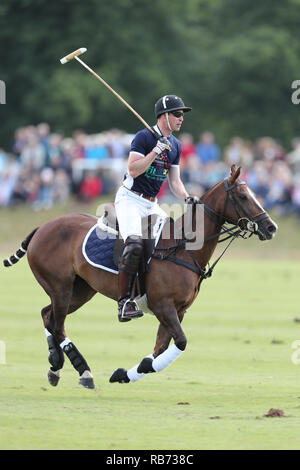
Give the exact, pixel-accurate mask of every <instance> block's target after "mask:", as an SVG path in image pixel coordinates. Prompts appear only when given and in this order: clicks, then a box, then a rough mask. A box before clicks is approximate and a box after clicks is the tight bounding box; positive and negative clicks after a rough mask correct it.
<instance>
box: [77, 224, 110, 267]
mask: <svg viewBox="0 0 300 470" xmlns="http://www.w3.org/2000/svg"><path fill="white" fill-rule="evenodd" d="M97 227H98V223H97V224H95V225H93V227H92V228H91V229H90V230H89V231H88V233H87V234H86V236H85V239H84V241H83V244H82V254H83V256H84V258H85V259H86V261H87V262H88V263H89V264H91V265H92V266H94V267H95V268H100V269H104V270H105V271H109V272H110V273H113V274H118V273H119V271H115V270H114V269H110V268H107V267H106V266H103V265H102V264H96V263H93V261H91V260H90V259H89V258H88V256H87V254H86V252H85V246H86V244H87V241H88V238H89V236H90V234H91V233H92V231H93V230H95V228H97Z"/></svg>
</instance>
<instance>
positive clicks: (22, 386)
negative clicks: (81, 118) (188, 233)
mask: <svg viewBox="0 0 300 470" xmlns="http://www.w3.org/2000/svg"><path fill="white" fill-rule="evenodd" d="M245 243H247V242H245ZM269 246H271V245H266V249H265V250H266V251H265V253H266V256H267V257H268V250H269V249H270V248H269ZM238 249H239V248H237V251H238ZM234 250H235V248H234V247H233V248H232V251H231V253H232V254H233V253H234ZM299 277H300V262H299V261H292V260H289V261H287V260H274V259H273V260H272V259H269V260H266V261H264V260H262V259H260V260H258V259H252V260H251V259H236V258H235V259H233V258H232V256H231V254H229V255H228V254H227V255H226V258H225V259H224V260H222V262H221V263H220V264H219V265H218V267H217V269H216V272H215V274H214V276H213V278H212V279H209V280H207V281H205V282H204V283H203V285H202V289H201V292H200V294H199V296H198V298H197V299H196V301H195V303H194V305H193V306H192V308H190V309H189V311H188V313H187V314H186V317H185V319H184V323H183V328H184V331H185V333H186V336H187V339H188V346H187V349H186V351H185V353H184V354H183V355H182V356H181V357H180V358H179V359H178V360H177V361H176V362H175V363H174V364H172V365H171V366H170V367H169V368H167V369H166V370H165V371H162V372H161V373H157V374H149V375H148V376H146V377H144V378H143V379H142V380H141V381H139V382H136V383H134V384H110V383H109V377H110V375H111V373H112V372H113V371H114V370H115V369H116V368H118V367H125V368H130V367H132V366H133V365H135V364H137V363H138V362H139V361H140V360H141V359H142V358H143V357H144V356H146V355H147V354H149V353H151V352H152V348H153V346H154V342H155V336H156V330H157V320H156V319H155V318H153V317H150V316H145V317H144V318H142V319H139V320H136V321H135V322H129V323H125V324H120V323H118V321H117V316H116V305H115V303H114V302H113V301H111V300H109V299H106V298H104V297H102V296H100V295H97V296H96V297H95V298H94V299H92V301H91V302H89V303H88V304H86V305H85V306H84V307H83V308H82V309H81V310H80V311H79V312H78V313H76V314H73V315H72V316H70V317H69V318H68V320H67V323H66V331H67V334H68V336H69V337H70V338H71V339H72V340H73V342H74V343H75V344H76V345H77V347H78V348H79V350H80V351H81V352H82V353H83V355H84V356H85V357H86V359H87V361H88V363H89V365H90V367H91V369H92V372H93V375H94V378H95V383H96V389H95V390H86V389H84V388H82V387H80V386H79V385H78V375H77V373H76V372H75V371H74V370H73V368H72V366H71V364H70V363H69V361H68V359H67V358H66V362H65V367H64V370H63V374H62V378H61V380H60V383H59V385H58V386H57V387H56V388H53V387H51V386H50V385H49V384H48V382H47V379H46V373H47V371H48V362H47V356H48V351H47V345H46V339H45V335H44V332H43V327H42V321H41V317H40V313H39V312H40V310H41V308H42V307H43V306H45V305H47V303H48V298H47V296H46V294H45V293H44V292H43V291H42V289H41V287H40V286H39V285H38V284H37V283H36V281H35V279H34V278H33V275H32V273H31V271H30V269H29V267H28V264H27V260H26V259H25V258H24V259H23V260H22V261H20V262H19V263H18V264H17V265H16V266H14V267H12V268H9V269H4V268H3V267H1V268H0V295H1V315H0V340H2V341H4V342H5V344H6V349H7V350H6V365H0V448H1V449H109V450H110V449H157V450H160V449H201V450H202V449H299V447H300V445H299V433H298V430H299V426H300V365H295V364H293V362H292V360H291V355H292V353H293V349H292V343H293V342H294V341H295V340H300V323H298V322H297V321H295V319H297V318H300V304H299ZM180 403H181V404H180ZM182 403H184V404H182ZM270 408H279V409H281V410H283V411H284V414H285V416H284V417H281V418H267V417H264V414H266V413H267V412H268V410H269V409H270Z"/></svg>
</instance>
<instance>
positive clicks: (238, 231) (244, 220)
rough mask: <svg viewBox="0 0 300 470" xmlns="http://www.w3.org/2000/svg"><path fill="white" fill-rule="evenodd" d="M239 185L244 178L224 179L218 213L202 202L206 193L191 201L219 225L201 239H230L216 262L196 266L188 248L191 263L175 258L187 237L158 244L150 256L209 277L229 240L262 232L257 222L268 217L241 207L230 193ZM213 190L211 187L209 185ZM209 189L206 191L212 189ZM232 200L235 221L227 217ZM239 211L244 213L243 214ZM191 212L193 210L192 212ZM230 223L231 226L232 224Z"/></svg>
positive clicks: (262, 213) (229, 243)
mask: <svg viewBox="0 0 300 470" xmlns="http://www.w3.org/2000/svg"><path fill="white" fill-rule="evenodd" d="M241 184H247V183H246V182H245V181H238V182H236V183H234V184H233V185H231V186H230V185H229V184H228V178H225V179H224V186H225V190H226V199H225V201H224V206H223V210H222V214H219V213H218V212H216V211H215V210H214V209H212V208H211V207H210V206H208V205H207V204H206V203H205V202H204V201H203V197H204V196H205V195H206V194H207V193H205V194H204V195H203V196H202V198H199V202H197V203H193V209H194V206H195V204H203V207H204V212H205V213H206V215H207V216H208V217H209V218H210V219H211V220H212V221H213V222H214V223H215V224H216V225H217V226H219V227H221V230H220V231H218V232H217V233H215V234H214V235H211V236H209V237H207V238H205V239H204V242H206V241H209V240H213V239H215V238H218V243H220V242H224V241H225V240H229V242H228V244H227V245H226V247H225V249H224V250H223V251H222V253H221V255H220V256H219V257H218V258H217V259H216V261H215V262H214V263H213V264H212V265H211V266H210V264H209V263H208V268H207V269H202V267H201V266H200V265H199V263H198V261H197V260H196V258H195V257H194V255H193V253H192V251H191V250H186V251H187V252H188V253H189V255H190V257H191V258H192V260H193V264H190V263H188V262H186V261H184V260H182V259H179V258H177V257H176V254H177V252H178V251H179V250H181V249H186V242H187V241H188V240H187V239H183V240H180V241H177V243H176V245H175V246H169V247H159V246H157V247H156V248H154V250H153V253H152V258H156V259H160V260H168V261H172V262H173V263H176V264H179V265H181V266H184V267H185V268H187V269H190V270H191V271H193V272H195V273H196V274H198V275H200V276H201V277H202V278H203V279H207V278H209V277H211V275H212V273H213V270H214V268H215V266H216V264H217V263H218V262H219V261H220V259H221V258H222V256H223V255H224V253H225V252H226V251H227V250H228V248H229V246H230V245H231V243H232V242H233V241H234V240H235V239H236V238H239V237H241V238H245V239H246V238H250V237H251V236H252V235H254V234H255V235H259V234H261V235H262V236H263V234H262V233H261V232H260V230H259V222H261V221H262V220H264V219H266V218H268V217H269V215H268V214H267V212H266V211H264V210H263V211H261V212H259V213H258V214H257V215H255V216H251V215H250V214H249V212H248V211H247V209H246V208H245V207H243V205H242V204H241V203H240V202H239V201H238V200H237V199H236V197H235V196H234V194H233V192H232V191H233V190H234V189H235V188H236V187H238V186H239V185H241ZM212 189H213V188H212ZM212 189H210V190H209V192H210V191H212ZM229 201H230V202H231V204H232V206H233V208H234V210H235V213H236V215H237V217H238V220H237V222H236V221H234V220H232V219H230V218H229V217H227V216H226V209H227V205H228V202H229ZM241 211H242V212H243V213H244V214H245V215H246V217H245V216H242V215H241ZM192 212H193V211H192ZM226 223H228V224H230V225H231V227H229V228H225V227H224V225H225V224H226ZM243 224H245V227H244V228H243ZM232 226H233V227H232ZM221 235H225V237H224V238H222V239H221V240H220V239H219V237H220V236H221ZM157 250H159V251H163V253H156V252H157Z"/></svg>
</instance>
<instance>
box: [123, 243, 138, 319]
mask: <svg viewBox="0 0 300 470" xmlns="http://www.w3.org/2000/svg"><path fill="white" fill-rule="evenodd" d="M142 252H143V241H142V238H141V237H139V236H135V235H132V236H130V237H128V238H127V239H126V241H125V247H124V251H123V254H122V256H121V260H120V263H119V275H118V318H119V321H120V322H126V321H130V320H131V319H132V318H139V317H141V316H143V312H142V311H141V310H138V308H137V305H136V303H135V301H134V283H135V278H136V274H137V271H138V268H139V263H140V259H141V256H142Z"/></svg>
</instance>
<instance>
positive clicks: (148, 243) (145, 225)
mask: <svg viewBox="0 0 300 470" xmlns="http://www.w3.org/2000/svg"><path fill="white" fill-rule="evenodd" d="M169 220H170V221H172V220H173V219H169ZM165 223H166V220H162V219H161V218H160V217H159V216H157V215H152V216H149V217H144V218H143V219H142V236H143V256H142V259H141V261H140V265H139V269H138V277H137V282H136V295H140V296H142V295H144V294H145V293H146V289H145V275H146V273H147V272H149V270H150V268H149V263H150V260H151V257H152V254H153V252H154V248H155V246H156V244H157V243H158V239H159V237H160V234H161V231H162V228H163V226H164V225H165ZM98 226H100V227H101V228H104V227H106V228H107V229H108V230H109V231H110V232H114V233H115V235H116V242H115V245H114V249H113V261H114V263H115V265H116V266H118V264H119V259H120V257H121V255H122V253H123V250H124V246H125V243H124V241H123V239H122V238H121V236H120V234H119V224H118V221H117V217H116V212H115V205H114V203H113V202H110V203H107V204H105V205H104V214H103V216H102V217H101V218H100V219H99V220H98Z"/></svg>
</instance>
